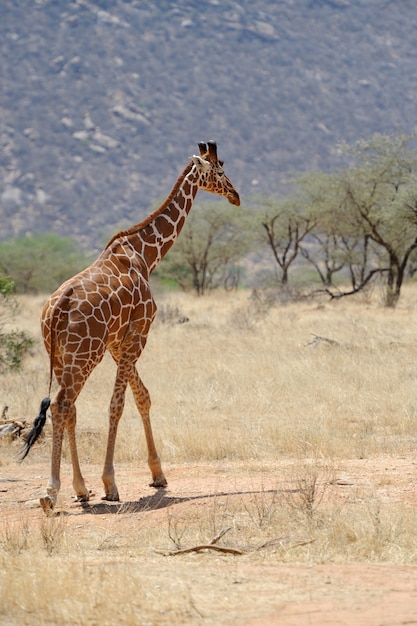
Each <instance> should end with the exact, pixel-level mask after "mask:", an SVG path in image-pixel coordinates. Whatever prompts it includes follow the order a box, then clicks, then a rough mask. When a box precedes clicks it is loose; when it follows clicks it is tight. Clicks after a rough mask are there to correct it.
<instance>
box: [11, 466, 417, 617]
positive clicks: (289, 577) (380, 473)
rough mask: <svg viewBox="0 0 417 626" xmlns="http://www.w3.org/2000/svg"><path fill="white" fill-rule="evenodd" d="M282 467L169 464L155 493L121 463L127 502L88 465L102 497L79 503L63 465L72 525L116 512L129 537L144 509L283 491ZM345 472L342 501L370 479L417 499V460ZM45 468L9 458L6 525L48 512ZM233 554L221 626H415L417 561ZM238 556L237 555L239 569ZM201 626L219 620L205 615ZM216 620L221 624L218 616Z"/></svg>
mask: <svg viewBox="0 0 417 626" xmlns="http://www.w3.org/2000/svg"><path fill="white" fill-rule="evenodd" d="M283 466H284V464H283V463H282V464H281V466H280V464H279V463H277V464H274V466H273V467H272V466H271V467H270V468H269V469H270V472H268V471H265V468H264V469H263V470H262V471H259V470H258V471H257V470H256V469H255V470H254V469H253V468H248V469H246V468H245V466H244V464H231V463H227V462H225V463H221V464H220V463H217V464H198V465H196V464H194V465H192V464H186V465H171V466H169V465H168V466H166V467H165V471H166V474H167V476H168V479H169V487H168V489H166V490H160V491H156V492H155V491H154V490H153V489H150V488H149V487H147V486H146V485H147V482H148V478H149V477H148V473H147V471H146V468H144V467H142V468H139V469H132V467H131V466H128V465H126V464H124V465H123V464H122V465H121V466H118V467H117V468H116V471H117V482H118V486H119V491H120V495H121V498H122V502H121V503H105V502H102V501H101V500H100V495H101V484H100V468H99V467H98V466H95V465H94V466H84V467H83V470H84V474H85V476H86V477H88V483H89V484H90V486H91V485H94V489H95V488H97V494H96V495H94V496H92V499H91V501H90V503H89V504H88V505H86V506H84V507H81V506H80V505H78V504H75V503H74V502H73V500H72V488H71V475H70V468H69V466H68V464H67V463H64V464H63V472H62V474H63V475H62V478H63V485H62V491H61V493H62V502H63V503H64V505H63V506H64V509H65V515H66V520H67V522H68V524H74V525H80V524H81V525H94V524H96V523H97V520H98V517H97V516H99V517H100V525H101V526H103V524H104V525H105V524H106V520H111V518H112V514H113V513H118V532H119V533H123V532H125V533H127V534H128V533H129V532H131V531H132V525H134V523H135V519H137V517H138V515H143V516H146V519H147V523H148V524H149V525H152V524H155V525H156V524H159V523H161V521H162V520H164V522H166V507H167V506H171V507H174V508H173V509H172V510H175V512H176V513H178V514H181V516H183V517H184V518H186V516H187V515H190V516H195V515H196V514H198V511H199V510H200V511H201V509H199V507H204V506H207V503H208V502H210V499H212V498H213V497H217V498H221V497H225V496H227V497H228V498H233V497H234V496H238V497H239V498H244V497H245V496H247V497H250V494H251V493H252V494H253V493H254V492H255V491H256V490H259V491H260V490H264V489H266V484H267V483H269V484H271V485H273V487H274V488H277V485H278V482H279V475H280V471H281V469H282V468H283ZM343 468H344V469H343V473H341V474H340V475H339V476H337V477H336V478H337V480H336V483H335V484H334V485H333V486H332V489H333V490H334V493H333V497H335V498H338V497H339V498H340V501H341V502H342V501H343V500H345V499H346V498H348V497H349V494H350V495H352V494H353V493H354V490H356V491H357V489H358V486H364V485H366V484H370V483H372V484H373V485H374V486H375V488H376V491H377V493H378V494H379V497H380V498H381V499H382V500H384V499H385V500H389V501H392V502H393V503H395V502H397V503H398V505H399V506H401V505H404V506H415V504H416V502H417V500H416V495H417V494H416V481H415V478H416V465H415V464H414V463H413V461H412V459H410V458H392V457H386V458H380V457H379V458H376V459H367V460H357V461H347V462H344V464H343ZM266 469H268V468H266ZM47 474H48V464H47V463H45V462H42V463H38V462H36V463H31V462H30V460H29V461H28V462H26V461H25V463H24V464H22V465H19V464H16V463H14V462H13V463H9V462H7V464H3V465H1V466H0V523H1V522H3V521H4V520H5V519H8V520H10V518H11V516H13V515H14V512H16V516H17V514H18V513H19V512H21V510H22V508H23V509H24V511H25V514H27V515H28V516H29V518H33V519H35V518H39V517H40V516H42V515H43V513H42V512H41V510H40V509H39V506H38V498H39V495H41V494H42V493H43V492H44V490H45V485H46V482H47V478H48V475H47ZM271 477H272V479H271ZM121 506H122V507H124V508H121ZM124 513H127V514H126V515H124ZM132 513H135V514H136V516H133V515H132ZM113 519H114V518H113ZM416 541H417V538H416ZM225 543H227V542H225ZM176 558H178V557H176ZM180 558H181V557H180ZM227 558H230V561H228V560H227ZM227 558H226V557H225V558H224V560H222V561H221V563H220V565H219V576H220V577H221V576H222V572H223V571H226V570H227V568H231V569H230V571H233V572H234V576H235V579H234V583H235V584H234V585H233V586H231V591H230V594H231V598H230V610H231V613H230V615H229V617H228V618H227V620H226V619H224V622H223V623H227V624H236V625H237V624H239V625H246V626H267V625H273V624H279V625H280V626H305V625H314V626H326V625H329V626H335V625H337V626H339V625H340V626H342V625H349V626H351V625H355V626H362V625H364V626H365V625H366V626H396V625H398V626H399V625H400V624H402V625H403V624H407V625H410V624H417V567H416V566H413V565H396V564H369V563H353V564H352V563H349V564H346V563H327V562H325V563H322V564H321V563H315V564H313V565H310V564H308V565H306V564H300V563H294V564H287V563H280V562H279V560H274V561H273V560H271V559H269V560H268V559H266V560H265V561H263V562H262V560H260V562H259V563H257V562H254V561H253V560H252V561H251V560H248V559H246V560H245V558H244V557H243V558H241V557H227ZM236 559H240V561H238V565H236ZM232 561H233V564H232ZM170 562H172V561H171V560H170ZM229 563H230V565H229ZM213 578H215V577H213ZM213 584H214V583H213ZM207 593H210V587H208V590H207ZM232 594H235V596H232ZM239 594H240V595H239ZM223 615H224V614H223ZM190 623H194V622H192V621H191V622H190ZM195 623H210V624H212V623H214V622H213V621H211V620H210V621H208V622H205V620H204V619H203V618H199V619H196V621H195ZM218 623H219V624H220V623H222V621H221V617H219V622H218Z"/></svg>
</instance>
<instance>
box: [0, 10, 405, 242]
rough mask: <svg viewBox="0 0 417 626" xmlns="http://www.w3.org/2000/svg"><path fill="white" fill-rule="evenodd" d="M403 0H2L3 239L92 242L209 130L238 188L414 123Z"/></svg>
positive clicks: (142, 208) (263, 187) (251, 191)
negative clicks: (40, 235) (41, 236)
mask: <svg viewBox="0 0 417 626" xmlns="http://www.w3.org/2000/svg"><path fill="white" fill-rule="evenodd" d="M416 28H417V11H416V9H415V4H414V2H413V0H395V1H393V0H392V1H390V0H279V1H276V0H240V1H239V2H237V1H235V0H206V2H201V1H200V0H158V1H156V0H130V1H129V0H13V2H12V1H9V0H7V1H5V2H2V3H1V4H0V85H1V88H0V223H1V226H0V239H5V238H7V237H10V236H15V235H21V234H25V233H36V232H43V231H49V230H51V231H54V232H57V233H59V234H63V235H71V236H73V237H76V238H77V239H78V240H79V241H80V242H81V243H82V244H83V245H85V246H86V247H88V248H90V249H91V248H94V247H100V246H101V244H102V242H103V238H106V237H107V236H108V235H110V234H111V233H112V232H113V231H114V230H115V229H116V228H117V227H119V226H125V225H126V224H131V223H135V222H138V221H140V220H141V219H142V218H143V217H144V215H145V214H146V213H147V212H148V211H149V210H150V208H151V207H152V206H154V205H155V204H156V203H158V202H159V201H161V200H163V199H164V198H165V196H166V195H167V194H168V193H169V191H170V189H171V186H172V185H173V183H174V181H175V179H176V177H177V175H178V174H179V172H180V171H181V170H182V168H183V167H184V166H185V164H186V162H187V159H188V157H189V156H190V155H191V154H192V153H193V152H196V150H197V146H196V143H197V141H199V140H201V139H211V138H214V139H216V140H217V142H218V144H219V153H220V155H221V157H222V158H224V159H225V161H226V170H227V173H228V175H229V176H230V178H231V179H232V181H233V183H234V184H235V186H236V188H238V190H239V191H240V192H241V195H242V199H243V201H244V200H245V198H246V199H248V198H250V197H251V196H254V195H258V194H266V195H271V194H275V193H278V192H279V189H280V182H281V181H282V180H284V179H285V178H286V177H288V175H289V174H290V173H292V172H294V171H300V170H307V169H315V168H321V169H330V168H332V167H334V166H335V165H337V164H338V163H339V153H338V149H337V144H338V143H339V142H342V141H345V142H348V143H352V142H355V141H356V140H358V139H360V138H368V137H369V136H370V135H372V134H373V133H376V132H378V133H393V132H399V131H402V132H406V133H411V132H413V131H414V128H415V124H416V106H415V102H416V101H417V49H416V46H415V33H416Z"/></svg>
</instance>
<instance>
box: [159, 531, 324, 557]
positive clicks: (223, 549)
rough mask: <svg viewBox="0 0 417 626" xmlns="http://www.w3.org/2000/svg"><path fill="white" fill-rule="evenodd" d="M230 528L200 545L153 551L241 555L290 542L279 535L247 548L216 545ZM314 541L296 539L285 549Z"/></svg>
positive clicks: (164, 554)
mask: <svg viewBox="0 0 417 626" xmlns="http://www.w3.org/2000/svg"><path fill="white" fill-rule="evenodd" d="M230 529H231V527H230V526H229V527H228V528H224V529H223V530H221V531H220V532H219V534H218V535H216V536H215V537H214V538H213V539H212V540H211V541H210V543H203V544H201V545H197V546H191V547H190V548H178V549H177V550H168V551H165V550H155V552H156V553H157V554H162V556H178V555H180V554H189V553H190V552H201V550H215V551H217V552H224V553H226V554H236V555H242V554H249V553H250V552H256V551H258V550H262V549H266V548H272V547H281V548H283V547H284V546H285V545H287V544H289V543H290V542H291V537H281V538H279V539H271V540H270V541H267V542H266V543H263V544H262V545H260V546H256V547H251V548H250V549H248V550H240V549H238V548H231V547H230V546H217V545H216V543H217V542H218V541H219V539H221V538H222V537H223V535H225V534H226V533H227V532H228V531H229V530H230ZM314 541H315V539H310V540H300V541H296V542H294V543H293V544H292V545H287V550H290V549H292V548H297V547H299V546H306V545H308V544H309V543H313V542H314Z"/></svg>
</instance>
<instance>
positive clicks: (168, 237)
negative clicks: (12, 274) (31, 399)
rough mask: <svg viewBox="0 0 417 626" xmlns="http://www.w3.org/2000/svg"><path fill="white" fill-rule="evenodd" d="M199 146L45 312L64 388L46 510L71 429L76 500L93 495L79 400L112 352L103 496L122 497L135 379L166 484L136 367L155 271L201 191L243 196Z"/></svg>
mask: <svg viewBox="0 0 417 626" xmlns="http://www.w3.org/2000/svg"><path fill="white" fill-rule="evenodd" d="M198 147H199V152H200V154H199V155H194V156H193V157H192V158H191V159H190V162H189V163H188V164H187V166H186V167H185V169H184V171H183V172H182V174H181V175H180V176H179V177H178V179H177V181H176V183H175V184H174V186H173V188H172V191H171V193H170V194H169V196H168V197H167V199H166V200H165V202H163V203H162V205H161V206H160V207H159V208H158V209H157V210H156V211H154V212H153V213H152V214H151V215H149V216H148V217H147V218H145V219H144V220H143V221H142V222H140V223H139V224H136V225H135V226H132V227H131V228H129V229H127V230H123V231H120V232H119V233H117V234H116V235H114V237H112V238H111V239H110V241H109V242H108V244H107V245H106V247H105V249H104V250H103V252H102V253H101V254H100V256H99V257H98V258H97V260H96V261H95V262H94V263H92V264H91V265H90V266H89V267H87V268H86V269H85V270H83V271H82V272H80V273H79V274H77V275H75V276H73V277H72V278H70V279H69V280H67V281H66V282H65V283H63V284H62V285H61V287H59V288H58V289H57V291H55V293H53V294H52V295H51V296H50V298H49V299H48V300H47V302H46V303H45V306H44V308H43V310H42V315H41V329H42V335H43V340H44V343H45V347H46V349H47V351H48V353H49V357H50V381H49V395H51V385H52V379H53V375H55V377H56V380H57V382H58V391H57V393H56V395H55V397H54V399H53V400H52V402H51V404H50V409H51V417H52V453H51V473H50V478H49V481H48V485H47V489H46V494H45V496H43V497H42V498H41V499H40V503H41V506H42V508H43V509H44V511H45V512H46V513H48V512H50V511H52V510H53V508H54V506H55V504H56V499H57V494H58V492H59V488H60V484H61V482H60V466H61V451H62V439H63V435H64V430H66V431H67V434H68V442H69V448H70V454H71V462H72V468H73V487H74V490H75V493H76V495H77V499H78V500H80V501H87V500H88V499H89V491H88V490H87V487H86V485H85V481H84V478H83V476H82V473H81V469H80V464H79V460H78V453H77V445H76V437H75V425H76V408H75V402H76V399H77V397H78V395H79V393H80V391H81V390H82V388H83V386H84V383H85V382H86V380H87V379H88V377H89V376H90V374H91V372H92V371H93V369H94V368H95V367H96V365H98V363H100V361H101V360H102V358H103V356H104V354H105V352H106V350H109V351H110V353H111V355H112V357H113V359H114V361H115V362H116V378H115V382H114V388H113V393H112V397H111V401H110V408H109V432H108V439H107V449H106V455H105V460H104V468H103V473H102V480H103V484H104V492H105V495H104V499H107V500H112V501H117V500H119V492H118V489H117V486H116V482H115V478H114V465H113V457H114V449H115V443H116V434H117V426H118V423H119V420H120V417H121V415H122V412H123V407H124V400H125V391H126V387H127V385H128V384H129V385H130V387H131V389H132V392H133V396H134V399H135V403H136V406H137V408H138V411H139V413H140V415H141V417H142V422H143V427H144V431H145V437H146V443H147V448H148V465H149V469H150V471H151V475H152V482H151V483H150V484H151V486H154V487H165V486H166V485H167V481H166V478H165V475H164V473H163V471H162V467H161V462H160V459H159V456H158V453H157V451H156V447H155V443H154V439H153V434H152V428H151V422H150V415H149V411H150V406H151V400H150V396H149V392H148V390H147V389H146V387H145V385H144V384H143V382H142V380H141V378H140V376H139V374H138V371H137V369H136V362H137V360H138V359H139V357H140V355H141V353H142V351H143V349H144V347H145V344H146V340H147V336H148V332H149V329H150V327H151V324H152V321H153V319H154V317H155V314H156V304H155V302H154V299H153V297H152V294H151V291H150V287H149V276H150V274H151V272H152V271H153V270H154V269H155V267H156V266H157V265H158V263H159V262H160V261H161V259H162V258H163V257H164V256H165V255H166V253H167V252H168V250H169V249H170V248H171V246H172V245H173V243H174V242H175V240H176V238H177V237H178V235H179V233H180V231H181V229H182V227H183V226H184V223H185V219H186V217H187V215H188V213H189V211H190V209H191V206H192V203H193V201H194V198H195V196H196V194H197V192H198V191H199V190H200V189H203V190H205V191H208V192H210V193H214V194H217V195H220V196H224V197H226V198H227V200H228V201H229V202H230V203H231V204H234V205H236V206H239V205H240V199H239V194H238V193H237V191H236V190H235V189H234V187H233V185H232V183H231V182H230V180H229V179H228V178H227V176H226V175H225V173H224V170H223V161H221V160H219V159H218V157H217V146H216V143H215V142H214V141H209V142H208V143H207V144H206V143H204V142H200V143H199V144H198ZM48 406H49V398H45V399H44V400H43V401H42V404H41V409H40V413H39V415H38V417H37V418H36V420H35V422H34V426H33V428H32V430H31V431H30V433H29V434H28V436H27V438H26V445H25V449H24V451H23V455H22V460H23V458H24V457H25V456H26V455H27V454H28V452H29V451H30V449H31V447H32V445H33V444H34V443H35V441H36V439H37V438H38V437H39V435H40V433H41V431H42V428H43V425H44V423H45V419H44V418H46V409H47V408H48Z"/></svg>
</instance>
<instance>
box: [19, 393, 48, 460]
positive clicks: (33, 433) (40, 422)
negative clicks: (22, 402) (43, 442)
mask: <svg viewBox="0 0 417 626" xmlns="http://www.w3.org/2000/svg"><path fill="white" fill-rule="evenodd" d="M50 404H51V400H50V399H49V398H44V399H43V400H42V402H41V408H40V409H39V415H38V416H37V418H36V419H35V421H34V422H33V428H32V430H30V431H29V432H28V434H27V435H26V437H25V447H24V448H23V451H22V456H21V458H20V462H22V461H23V459H25V458H26V457H27V455H28V454H29V452H30V449H31V447H32V446H33V444H34V443H35V441H37V440H38V439H39V437H40V435H41V432H42V429H43V427H44V426H45V422H46V411H47V410H48V409H49V405H50Z"/></svg>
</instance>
